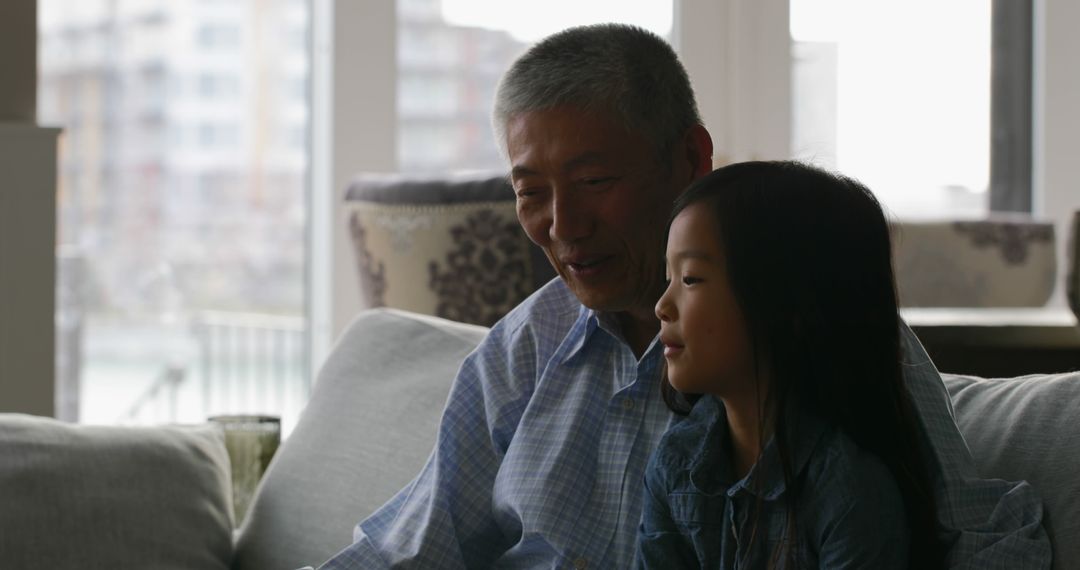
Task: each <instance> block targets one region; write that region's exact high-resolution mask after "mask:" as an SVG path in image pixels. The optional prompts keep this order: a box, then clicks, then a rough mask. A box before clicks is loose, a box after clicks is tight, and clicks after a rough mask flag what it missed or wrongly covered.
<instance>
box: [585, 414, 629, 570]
mask: <svg viewBox="0 0 1080 570" xmlns="http://www.w3.org/2000/svg"><path fill="white" fill-rule="evenodd" d="M629 401H630V400H627V402H629ZM588 567H589V561H588V560H585V559H584V558H578V559H577V560H575V561H574V568H576V569H577V570H585V569H586V568H588Z"/></svg>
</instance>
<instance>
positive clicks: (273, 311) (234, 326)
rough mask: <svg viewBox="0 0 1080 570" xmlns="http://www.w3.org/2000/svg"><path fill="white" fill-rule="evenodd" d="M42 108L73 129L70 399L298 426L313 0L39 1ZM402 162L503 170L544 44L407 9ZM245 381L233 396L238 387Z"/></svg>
mask: <svg viewBox="0 0 1080 570" xmlns="http://www.w3.org/2000/svg"><path fill="white" fill-rule="evenodd" d="M39 10H40V16H39V18H40V48H39V53H40V56H39V57H40V80H39V81H40V85H39V99H40V101H39V122H41V123H42V124H45V125H56V126H61V127H63V128H64V134H63V135H62V138H61V165H60V177H59V178H60V182H59V194H58V212H57V215H58V221H59V235H58V240H59V243H60V248H59V251H58V260H59V261H58V268H59V284H58V300H59V303H58V314H57V326H58V331H57V332H58V335H57V336H58V351H57V352H58V357H57V368H58V404H59V410H60V415H61V417H63V418H65V419H69V420H79V421H84V422H90V423H115V422H132V423H156V422H162V421H185V422H187V421H202V420H203V419H205V417H206V416H208V415H212V414H219V413H270V414H276V415H284V416H286V417H285V418H283V422H284V423H285V424H286V429H287V427H288V424H290V423H291V422H292V421H294V420H295V414H296V413H297V412H298V411H299V409H300V408H301V407H302V405H303V399H304V398H306V394H307V387H308V385H309V382H310V380H309V378H308V377H307V376H308V374H307V370H308V366H307V365H306V360H305V359H306V352H305V345H306V343H305V342H303V335H304V334H305V325H304V281H305V280H304V273H303V272H304V267H305V259H304V255H305V226H304V224H305V217H306V214H305V208H306V168H307V164H308V160H307V158H308V157H307V153H308V134H307V133H308V121H309V117H310V115H311V113H310V109H309V94H308V91H309V81H308V70H309V53H308V52H309V33H310V31H309V30H310V18H311V16H310V12H309V2H307V1H306V0H214V1H206V0H192V1H188V2H168V1H166V0H92V1H85V2H78V3H76V2H71V1H64V0H41V1H40V8H39ZM398 11H399V31H398V53H397V58H398V62H399V95H398V99H399V103H398V112H399V167H400V169H401V170H402V171H406V172H428V173H433V172H445V171H449V170H455V169H485V168H500V167H502V163H501V161H500V159H499V157H498V156H497V153H496V150H495V145H494V142H493V140H492V137H491V134H490V122H489V113H490V109H491V100H492V95H493V92H494V88H495V84H496V82H497V80H498V77H499V74H500V73H501V71H502V70H503V69H505V66H506V65H507V64H508V62H509V61H510V60H511V59H512V58H513V57H515V56H516V55H517V54H518V53H520V51H522V50H523V49H524V48H525V47H526V46H525V44H524V43H521V42H518V41H515V40H513V39H512V38H511V37H510V36H509V35H508V34H506V33H504V32H499V31H491V30H484V29H479V28H471V27H462V26H451V25H448V24H447V23H446V22H445V21H444V20H443V18H442V13H441V5H440V1H439V0H404V1H401V2H399V3H398ZM226 395H228V397H226Z"/></svg>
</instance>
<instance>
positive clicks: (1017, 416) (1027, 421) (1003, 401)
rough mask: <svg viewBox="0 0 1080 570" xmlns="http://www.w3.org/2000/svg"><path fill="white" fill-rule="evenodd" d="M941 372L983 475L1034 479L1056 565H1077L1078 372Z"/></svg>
mask: <svg viewBox="0 0 1080 570" xmlns="http://www.w3.org/2000/svg"><path fill="white" fill-rule="evenodd" d="M943 380H944V381H945V386H946V388H948V390H949V394H950V396H951V397H952V400H953V408H954V409H955V411H956V423H957V425H958V426H959V427H960V433H962V434H963V436H964V440H965V441H967V444H968V447H969V448H970V449H971V455H972V456H973V457H974V458H975V464H976V466H977V467H978V469H979V475H981V476H983V477H986V478H993V479H1005V480H1009V481H1017V480H1026V481H1028V482H1029V483H1031V486H1032V487H1034V489H1035V491H1036V492H1037V493H1038V494H1039V496H1040V497H1042V499H1043V505H1044V508H1045V510H1044V519H1043V522H1044V525H1045V527H1046V530H1047V532H1048V534H1049V535H1050V540H1051V542H1052V543H1053V546H1054V568H1055V570H1058V569H1060V570H1065V569H1067V568H1068V569H1074V568H1080V421H1078V419H1080V417H1078V416H1080V372H1074V373H1071V374H1054V375H1033V376H1023V377H1019V378H1004V379H983V378H976V377H973V376H955V375H950V374H945V375H943Z"/></svg>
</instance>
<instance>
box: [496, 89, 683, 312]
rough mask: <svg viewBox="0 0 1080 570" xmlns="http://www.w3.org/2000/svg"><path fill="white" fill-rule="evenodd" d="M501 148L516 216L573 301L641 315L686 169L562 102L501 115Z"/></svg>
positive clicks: (658, 284) (658, 273)
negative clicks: (504, 142) (503, 145)
mask: <svg viewBox="0 0 1080 570" xmlns="http://www.w3.org/2000/svg"><path fill="white" fill-rule="evenodd" d="M507 149H508V151H509V155H510V163H511V167H512V170H511V180H512V182H513V185H514V191H515V193H516V194H517V214H518V220H519V221H520V222H521V225H522V227H523V228H524V229H525V232H526V233H527V234H528V235H529V238H530V239H532V241H534V242H535V243H536V244H537V245H539V246H540V247H541V248H543V249H544V252H545V253H547V256H548V259H549V260H550V261H551V264H552V265H553V266H554V267H555V270H556V271H557V272H558V273H559V276H560V277H562V279H563V280H564V281H565V282H566V284H567V285H568V286H569V287H570V290H571V291H573V292H574V294H575V295H576V296H577V298H578V299H579V300H580V301H581V303H582V304H584V305H585V306H586V307H589V308H591V309H595V310H599V311H609V312H620V311H629V312H631V313H642V314H644V315H648V316H651V313H652V307H653V304H654V303H655V302H656V299H657V298H658V297H659V296H660V293H661V292H662V291H663V276H664V266H663V243H664V228H665V226H666V224H667V218H668V215H669V213H670V212H671V205H672V202H673V200H674V199H675V197H676V196H677V195H678V193H679V192H681V191H682V189H683V187H684V185H685V184H686V182H688V181H689V176H690V175H689V174H688V173H686V172H681V171H685V170H687V168H679V167H674V168H672V167H669V166H668V164H667V163H668V162H670V161H668V160H663V158H662V157H660V156H658V155H657V151H656V145H654V144H652V142H651V141H647V140H645V138H644V137H643V136H641V135H640V134H637V133H628V132H626V130H625V129H623V128H622V127H621V126H619V125H618V124H617V123H615V122H614V121H613V120H611V119H609V118H608V117H607V116H606V115H603V114H599V113H588V112H585V111H582V110H580V109H578V108H576V107H570V106H563V107H555V108H552V109H547V110H543V111H534V112H529V113H524V114H521V115H518V116H515V117H513V118H511V120H510V121H509V122H508V124H507ZM679 180H681V182H677V181H679Z"/></svg>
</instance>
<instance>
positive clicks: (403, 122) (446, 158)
mask: <svg viewBox="0 0 1080 570" xmlns="http://www.w3.org/2000/svg"><path fill="white" fill-rule="evenodd" d="M397 13H398V18H397V19H398V62H397V64H398V67H397V74H398V166H399V169H400V170H401V171H402V172H410V173H417V172H430V173H440V172H441V173H445V172H449V171H453V170H462V169H490V170H500V169H505V163H504V159H503V158H502V157H500V156H498V152H497V151H496V148H495V141H494V138H493V137H492V135H491V118H490V117H491V108H492V103H493V100H494V96H495V86H496V85H497V84H498V81H499V78H500V77H501V76H502V73H503V72H504V71H506V69H507V68H508V67H509V66H510V64H511V63H512V62H513V61H514V59H515V58H517V56H518V55H520V54H521V53H522V52H523V51H524V50H525V49H526V48H528V46H529V45H530V44H531V43H532V42H534V41H536V40H538V39H540V38H542V37H543V36H546V35H548V34H551V33H554V32H556V31H558V30H561V29H563V28H566V27H570V26H575V25H582V24H593V23H599V22H612V21H614V22H626V23H632V24H637V25H640V26H642V27H645V28H647V29H650V30H652V31H654V32H656V33H657V34H660V35H661V36H664V37H667V36H670V34H671V27H672V18H673V7H672V2H671V1H670V0H668V1H658V2H649V3H627V2H619V1H616V0H605V1H596V2H588V3H582V2H571V1H569V0H560V1H550V0H549V1H546V2H535V1H534V2H516V3H506V2H500V1H498V0H485V1H478V0H442V1H441V2H439V1H438V0H399V1H398V4H397Z"/></svg>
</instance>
